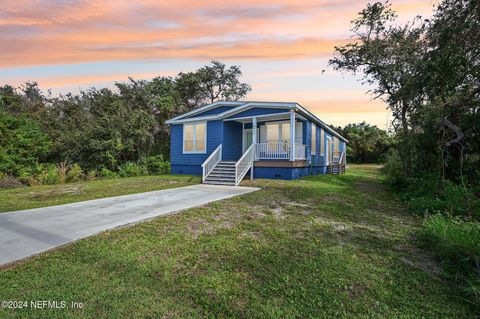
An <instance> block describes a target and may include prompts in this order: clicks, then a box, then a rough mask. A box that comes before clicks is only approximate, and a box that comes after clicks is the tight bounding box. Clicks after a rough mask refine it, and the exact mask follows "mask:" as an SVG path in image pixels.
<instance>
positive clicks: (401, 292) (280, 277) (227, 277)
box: [0, 166, 476, 318]
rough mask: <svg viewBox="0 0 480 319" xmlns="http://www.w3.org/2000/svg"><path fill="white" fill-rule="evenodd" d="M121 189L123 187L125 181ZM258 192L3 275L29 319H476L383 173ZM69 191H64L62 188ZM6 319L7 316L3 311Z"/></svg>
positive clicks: (4, 294) (5, 296) (8, 292)
mask: <svg viewBox="0 0 480 319" xmlns="http://www.w3.org/2000/svg"><path fill="white" fill-rule="evenodd" d="M122 181H123V180H118V181H116V182H122ZM244 184H245V185H254V186H260V187H262V188H263V189H262V190H261V191H258V192H254V193H251V194H247V195H243V196H240V197H235V198H232V199H228V200H224V201H220V202H215V203H212V204H209V205H207V206H204V207H200V208H195V209H190V210H187V211H185V212H183V213H180V214H176V215H171V216H168V217H160V218H157V219H154V220H153V221H150V222H145V223H142V224H138V225H136V226H132V227H128V228H122V229H117V230H113V231H110V232H105V233H103V234H101V235H99V236H95V237H92V238H87V239H84V240H81V241H79V242H76V243H75V244H72V245H69V246H67V247H64V248H62V249H59V250H57V251H53V252H49V253H45V254H42V255H40V256H37V257H34V258H32V259H30V260H28V261H26V262H23V263H21V264H18V265H16V266H11V267H9V268H5V269H3V270H0V287H1V289H0V300H27V301H30V300H57V301H62V300H64V301H67V303H68V304H70V302H71V301H74V302H81V303H83V304H84V308H83V309H81V310H78V309H77V310H73V309H58V310H52V309H43V310H38V309H37V310H32V309H21V310H20V309H17V310H16V311H13V310H7V311H5V310H4V314H6V315H8V316H9V317H12V318H15V317H19V318H20V317H25V318H26V317H28V318H40V317H42V318H46V317H48V318H85V317H86V318H205V317H208V318H213V317H220V318H372V317H374V318H474V317H475V310H476V309H475V308H474V306H472V305H470V304H468V303H467V302H466V301H464V300H463V299H462V298H461V297H459V296H460V292H459V291H458V288H456V287H455V285H454V284H453V283H452V282H448V281H447V280H446V279H445V278H444V277H443V276H442V273H441V270H440V268H439V265H438V264H437V263H436V262H435V260H434V259H433V258H432V257H431V256H430V255H429V253H427V252H426V251H425V250H424V249H422V246H421V241H420V240H419V239H417V238H416V237H415V235H414V233H415V231H416V230H417V229H418V228H419V227H420V223H421V220H420V219H418V218H417V217H413V216H411V215H408V214H406V213H405V212H404V210H403V208H402V206H401V205H400V204H399V203H398V202H396V201H395V200H394V199H393V197H392V196H391V195H390V194H389V193H387V192H386V190H385V188H384V186H383V185H382V183H381V178H380V177H379V173H378V167H375V166H353V167H352V169H351V170H349V171H348V172H347V174H346V175H343V176H316V177H308V178H304V179H301V180H297V181H268V180H256V181H253V182H250V181H247V182H245V183H244ZM67 187H69V186H67ZM0 317H1V310H0Z"/></svg>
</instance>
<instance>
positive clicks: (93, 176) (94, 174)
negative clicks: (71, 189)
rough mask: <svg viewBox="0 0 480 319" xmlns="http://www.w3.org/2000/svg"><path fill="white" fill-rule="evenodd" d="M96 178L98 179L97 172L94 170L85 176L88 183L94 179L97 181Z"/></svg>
mask: <svg viewBox="0 0 480 319" xmlns="http://www.w3.org/2000/svg"><path fill="white" fill-rule="evenodd" d="M96 178H97V171H96V170H94V169H91V170H89V171H88V172H87V174H86V175H85V179H86V180H87V181H92V180H94V179H96Z"/></svg>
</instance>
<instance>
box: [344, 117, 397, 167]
mask: <svg viewBox="0 0 480 319" xmlns="http://www.w3.org/2000/svg"><path fill="white" fill-rule="evenodd" d="M338 131H339V132H341V134H342V136H344V137H345V138H346V139H347V140H348V145H347V147H348V151H347V156H348V161H349V162H353V163H380V162H382V161H384V160H385V155H386V154H387V152H388V151H389V149H390V148H391V146H392V144H393V138H392V137H391V136H389V135H388V134H387V132H386V131H384V130H381V129H379V128H378V127H377V126H375V125H373V126H371V125H369V124H367V123H365V122H362V123H358V124H348V125H346V126H345V127H344V128H338Z"/></svg>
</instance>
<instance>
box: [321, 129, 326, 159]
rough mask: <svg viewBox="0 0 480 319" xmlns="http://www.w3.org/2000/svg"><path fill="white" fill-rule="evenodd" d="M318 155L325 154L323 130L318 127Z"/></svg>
mask: <svg viewBox="0 0 480 319" xmlns="http://www.w3.org/2000/svg"><path fill="white" fill-rule="evenodd" d="M320 155H322V156H323V155H325V130H324V129H323V128H321V129H320Z"/></svg>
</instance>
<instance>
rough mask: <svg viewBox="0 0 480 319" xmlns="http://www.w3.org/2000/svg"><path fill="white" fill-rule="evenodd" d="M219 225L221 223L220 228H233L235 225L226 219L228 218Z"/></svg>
mask: <svg viewBox="0 0 480 319" xmlns="http://www.w3.org/2000/svg"><path fill="white" fill-rule="evenodd" d="M220 225H221V227H222V228H226V229H231V228H233V226H235V224H234V223H232V222H231V221H228V220H224V221H223V222H222V223H221V224H220Z"/></svg>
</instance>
